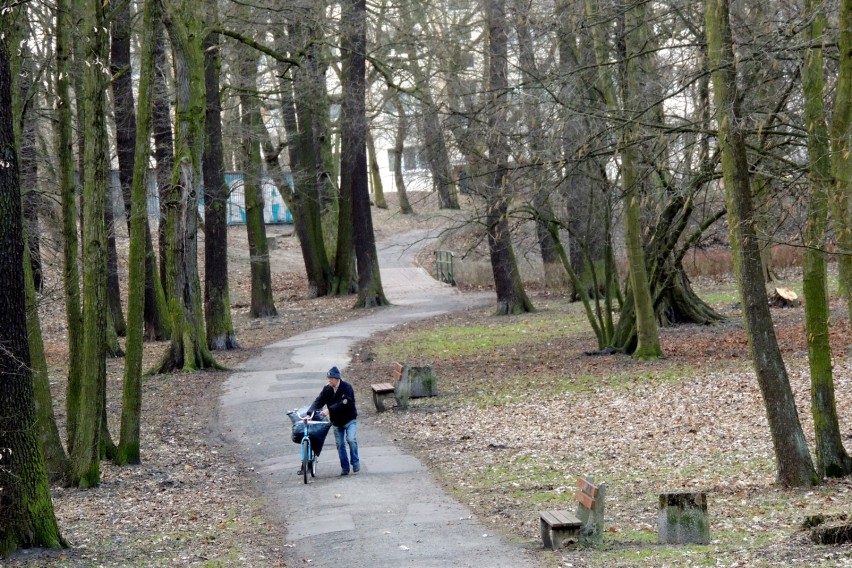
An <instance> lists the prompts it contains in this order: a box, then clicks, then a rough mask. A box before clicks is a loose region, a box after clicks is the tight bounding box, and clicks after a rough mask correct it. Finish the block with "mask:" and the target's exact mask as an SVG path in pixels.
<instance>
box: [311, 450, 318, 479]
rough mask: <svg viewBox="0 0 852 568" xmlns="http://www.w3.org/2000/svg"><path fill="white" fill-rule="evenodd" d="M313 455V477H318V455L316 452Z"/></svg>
mask: <svg viewBox="0 0 852 568" xmlns="http://www.w3.org/2000/svg"><path fill="white" fill-rule="evenodd" d="M311 457H312V459H311V477H316V476H317V456H316V454H314V455H313V456H311Z"/></svg>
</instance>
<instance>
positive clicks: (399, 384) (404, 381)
mask: <svg viewBox="0 0 852 568" xmlns="http://www.w3.org/2000/svg"><path fill="white" fill-rule="evenodd" d="M370 388H371V390H372V391H373V403H374V404H375V405H376V411H377V412H384V411H385V410H386V407H385V399H387V398H388V397H390V396H393V397H394V399H396V405H397V406H398V407H400V408H408V399H409V398H420V397H426V396H435V395H436V394H437V387H436V381H435V374H434V373H433V371H432V367H431V366H423V367H409V366H407V365H404V364H402V363H394V364H393V370H392V371H391V381H390V382H388V383H377V384H374V385H371V386H370Z"/></svg>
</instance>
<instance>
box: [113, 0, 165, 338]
mask: <svg viewBox="0 0 852 568" xmlns="http://www.w3.org/2000/svg"><path fill="white" fill-rule="evenodd" d="M111 1H112V4H113V5H115V4H116V0H111ZM110 30H111V34H112V41H111V44H110V70H111V71H112V74H113V80H112V83H111V84H112V95H113V101H114V106H115V130H116V155H117V157H118V179H119V183H120V184H121V193H122V196H123V198H124V214H125V222H126V223H127V232H128V234H129V233H130V230H131V229H130V222H131V221H130V202H131V200H132V196H131V187H132V185H133V171H134V168H135V157H134V153H135V151H136V150H135V147H136V110H135V103H134V96H133V85H132V77H133V74H132V68H131V63H130V36H131V27H130V3H127V2H123V3H120V4H118V5H117V6H116V10H115V12H114V15H113V19H112V21H111V23H110ZM145 144H146V148H147V146H148V140H146V141H145ZM147 166H148V154H147V153H146V154H145V167H146V170H145V171H146V172H147ZM156 260H157V256H156V254H155V253H154V244H153V240H152V238H151V227H150V225H149V223H148V217H147V215H146V216H145V336H146V337H147V338H148V339H152V340H159V339H164V338H166V337H168V331H167V328H168V318H169V314H168V310H167V308H166V297H165V295H164V293H163V287H162V284H161V281H160V276H159V270H158V268H157V262H156ZM128 301H129V300H128Z"/></svg>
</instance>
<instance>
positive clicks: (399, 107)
mask: <svg viewBox="0 0 852 568" xmlns="http://www.w3.org/2000/svg"><path fill="white" fill-rule="evenodd" d="M391 99H392V100H393V105H394V107H395V108H396V113H397V119H396V134H395V136H394V142H393V164H392V167H393V179H394V184H395V185H396V193H397V195H398V196H399V212H400V213H402V214H403V215H411V214H412V213H414V209H412V207H411V203H410V202H409V201H408V192H407V191H406V189H405V177H404V176H403V175H402V154H403V152H404V151H405V137H406V136H408V115H407V114H406V112H405V107H404V106H403V104H402V102H401V101H400V100H399V93H398V92H397V91H396V90H393V92H392V94H391Z"/></svg>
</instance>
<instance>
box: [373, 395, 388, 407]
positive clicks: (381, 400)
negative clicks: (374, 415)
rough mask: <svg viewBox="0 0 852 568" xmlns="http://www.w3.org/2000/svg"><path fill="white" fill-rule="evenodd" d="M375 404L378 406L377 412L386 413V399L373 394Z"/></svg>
mask: <svg viewBox="0 0 852 568" xmlns="http://www.w3.org/2000/svg"><path fill="white" fill-rule="evenodd" d="M373 404H375V405H376V412H384V411H385V397H384V396H382V395H379V393H377V392H374V393H373Z"/></svg>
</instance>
